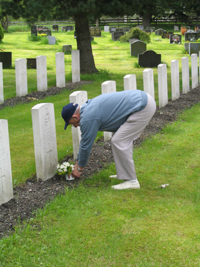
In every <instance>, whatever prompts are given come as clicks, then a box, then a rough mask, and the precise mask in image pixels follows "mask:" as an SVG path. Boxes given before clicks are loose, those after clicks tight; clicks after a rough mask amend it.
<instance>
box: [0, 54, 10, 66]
mask: <svg viewBox="0 0 200 267" xmlns="http://www.w3.org/2000/svg"><path fill="white" fill-rule="evenodd" d="M0 62H2V63H3V69H9V68H11V66H12V52H0Z"/></svg>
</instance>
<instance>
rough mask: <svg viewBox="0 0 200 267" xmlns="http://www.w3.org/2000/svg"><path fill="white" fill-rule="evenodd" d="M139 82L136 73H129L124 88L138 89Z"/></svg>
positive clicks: (125, 77)
mask: <svg viewBox="0 0 200 267" xmlns="http://www.w3.org/2000/svg"><path fill="white" fill-rule="evenodd" d="M136 89H137V82H136V75H135V74H127V75H126V76H124V90H136Z"/></svg>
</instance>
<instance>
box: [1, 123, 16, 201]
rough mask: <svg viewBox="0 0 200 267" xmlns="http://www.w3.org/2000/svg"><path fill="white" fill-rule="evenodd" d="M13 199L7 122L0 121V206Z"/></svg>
mask: <svg viewBox="0 0 200 267" xmlns="http://www.w3.org/2000/svg"><path fill="white" fill-rule="evenodd" d="M12 198H13V185H12V170H11V159H10V144H9V133H8V121H7V120H0V205H1V204H3V203H6V202H8V201H9V200H10V199H12Z"/></svg>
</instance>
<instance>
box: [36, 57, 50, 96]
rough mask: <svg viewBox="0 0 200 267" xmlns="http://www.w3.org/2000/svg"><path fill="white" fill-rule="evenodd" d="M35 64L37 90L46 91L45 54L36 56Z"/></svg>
mask: <svg viewBox="0 0 200 267" xmlns="http://www.w3.org/2000/svg"><path fill="white" fill-rule="evenodd" d="M36 65H37V90H38V91H40V92H43V91H47V89H48V85H47V62H46V56H37V57H36Z"/></svg>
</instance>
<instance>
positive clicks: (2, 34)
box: [0, 24, 4, 42]
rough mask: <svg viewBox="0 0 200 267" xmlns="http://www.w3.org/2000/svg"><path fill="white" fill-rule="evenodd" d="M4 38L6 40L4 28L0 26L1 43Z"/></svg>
mask: <svg viewBox="0 0 200 267" xmlns="http://www.w3.org/2000/svg"><path fill="white" fill-rule="evenodd" d="M3 38H4V32H3V27H2V26H1V24H0V42H1V41H2V40H3Z"/></svg>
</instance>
